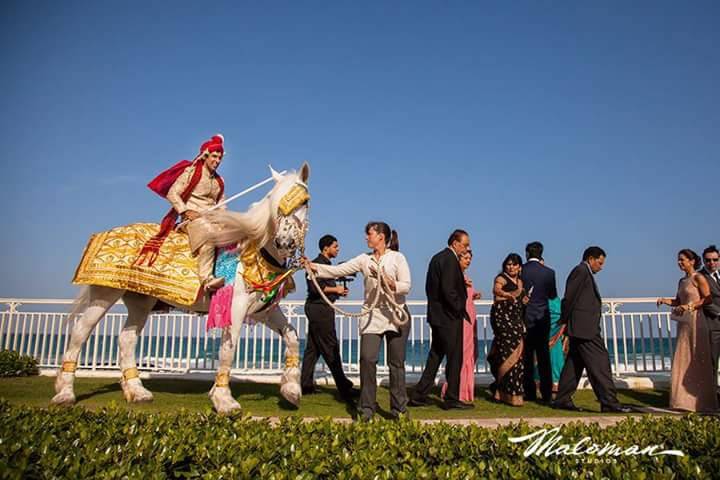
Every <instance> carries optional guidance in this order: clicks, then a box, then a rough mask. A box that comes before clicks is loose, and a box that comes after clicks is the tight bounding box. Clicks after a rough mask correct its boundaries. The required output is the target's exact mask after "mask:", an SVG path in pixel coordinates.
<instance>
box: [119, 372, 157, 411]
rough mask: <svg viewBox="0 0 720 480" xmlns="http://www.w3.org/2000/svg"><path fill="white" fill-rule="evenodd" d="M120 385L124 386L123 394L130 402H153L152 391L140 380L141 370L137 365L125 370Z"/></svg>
mask: <svg viewBox="0 0 720 480" xmlns="http://www.w3.org/2000/svg"><path fill="white" fill-rule="evenodd" d="M120 387H122V391H123V396H124V397H125V400H126V401H127V402H128V403H141V402H152V400H153V394H152V392H151V391H150V390H148V389H146V388H145V387H143V384H142V382H141V381H140V372H138V369H137V368H135V367H133V368H128V369H126V370H123V372H122V376H121V377H120Z"/></svg>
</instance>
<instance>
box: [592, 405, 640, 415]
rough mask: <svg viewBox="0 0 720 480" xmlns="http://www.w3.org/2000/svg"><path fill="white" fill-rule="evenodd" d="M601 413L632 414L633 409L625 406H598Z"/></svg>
mask: <svg viewBox="0 0 720 480" xmlns="http://www.w3.org/2000/svg"><path fill="white" fill-rule="evenodd" d="M600 411H601V412H602V413H632V412H633V409H632V408H630V407H627V406H625V405H620V404H617V405H600Z"/></svg>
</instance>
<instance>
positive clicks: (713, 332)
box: [700, 245, 720, 398]
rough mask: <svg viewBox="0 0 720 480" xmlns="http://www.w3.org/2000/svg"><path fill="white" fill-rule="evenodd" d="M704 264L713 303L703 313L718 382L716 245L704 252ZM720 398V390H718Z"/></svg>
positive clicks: (719, 259)
mask: <svg viewBox="0 0 720 480" xmlns="http://www.w3.org/2000/svg"><path fill="white" fill-rule="evenodd" d="M703 263H704V264H705V266H704V267H703V268H702V269H701V270H700V273H702V274H703V275H705V278H706V279H707V281H708V284H709V285H710V295H711V297H712V303H710V304H708V305H705V306H704V307H703V313H704V314H705V318H706V319H707V326H708V331H709V333H710V352H711V354H712V364H713V373H714V376H713V378H714V379H715V380H716V381H717V374H718V360H720V253H718V249H717V247H716V246H715V245H710V246H709V247H707V248H706V249H705V250H703ZM718 398H720V388H718Z"/></svg>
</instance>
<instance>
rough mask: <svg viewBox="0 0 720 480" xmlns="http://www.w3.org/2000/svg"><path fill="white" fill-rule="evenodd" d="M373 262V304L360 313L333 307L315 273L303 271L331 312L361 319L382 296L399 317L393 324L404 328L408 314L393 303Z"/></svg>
mask: <svg viewBox="0 0 720 480" xmlns="http://www.w3.org/2000/svg"><path fill="white" fill-rule="evenodd" d="M373 261H374V262H375V263H376V264H377V276H378V286H377V288H376V289H375V298H374V299H373V302H372V304H371V305H370V306H365V305H363V306H362V308H361V309H360V312H357V313H353V312H346V311H345V310H343V309H341V308H340V307H338V306H337V305H335V304H334V303H333V302H332V301H330V299H329V298H328V297H327V295H325V292H323V289H322V287H320V285H319V284H318V281H317V277H316V275H315V272H313V271H312V268H310V266H309V265H308V266H306V267H305V270H306V271H307V273H308V278H309V279H310V280H311V281H312V282H313V285H315V288H316V289H317V291H318V292H319V293H320V298H322V299H323V301H324V302H325V303H327V304H328V305H329V306H330V307H332V309H333V310H335V311H336V312H337V313H339V314H340V315H343V316H346V317H350V318H362V317H365V316H367V315H369V314H370V312H371V311H373V310H374V309H375V307H377V305H378V303H380V295H381V294H382V295H383V296H384V297H385V298H386V299H387V301H388V303H389V304H390V307H391V308H392V309H393V310H395V313H396V314H398V313H399V315H398V316H397V319H396V317H395V316H393V323H395V324H396V325H397V326H398V327H403V326H405V325H406V324H407V323H408V321H409V320H410V315H409V314H408V312H407V310H405V308H403V306H402V305H398V303H397V302H396V301H395V298H393V297H394V296H395V294H394V293H392V291H390V292H388V291H387V290H386V289H389V286H388V285H387V284H386V282H385V281H384V278H385V274H384V271H383V269H382V267H381V266H380V262H379V261H378V260H375V259H374V258H373Z"/></svg>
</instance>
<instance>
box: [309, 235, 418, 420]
mask: <svg viewBox="0 0 720 480" xmlns="http://www.w3.org/2000/svg"><path fill="white" fill-rule="evenodd" d="M365 236H366V240H367V245H368V247H370V248H371V249H372V252H371V253H363V254H361V255H358V256H357V257H355V258H353V259H352V260H349V261H347V262H344V263H342V264H340V265H321V264H318V263H311V262H309V261H308V260H307V259H304V262H305V264H306V266H307V267H308V268H311V269H312V270H313V271H314V272H316V273H317V276H318V277H319V278H337V277H343V276H347V275H352V274H353V273H356V272H361V273H362V274H363V277H364V286H365V297H364V298H365V300H364V305H363V310H365V311H366V313H367V315H365V316H363V317H362V318H361V319H360V322H359V324H360V335H361V336H360V411H361V414H362V418H363V420H370V419H371V418H372V416H373V414H374V413H375V408H376V405H377V403H376V394H377V361H378V355H379V353H380V345H381V343H382V338H383V337H385V341H386V342H387V357H388V358H387V363H388V367H389V369H390V408H391V410H392V414H393V416H395V417H398V416H400V415H402V414H405V413H406V412H407V409H406V407H407V400H408V399H407V392H406V390H405V343H406V342H407V337H408V334H409V333H410V321H409V320H410V312H409V310H408V308H407V306H406V305H405V296H406V295H407V294H408V293H409V292H410V267H409V266H408V263H407V260H406V259H405V256H404V255H403V254H402V253H400V252H399V251H398V247H399V245H398V237H397V232H396V231H395V230H390V227H389V226H388V224H387V223H384V222H370V223H368V224H367V225H366V226H365ZM378 275H383V278H382V284H383V290H384V291H381V292H380V296H379V299H378V297H377V295H378V290H377V289H378V287H379V282H378ZM386 293H387V296H386ZM388 297H389V298H390V299H392V301H391V300H390V299H389V298H388ZM376 299H378V301H377V304H375V301H376Z"/></svg>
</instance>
